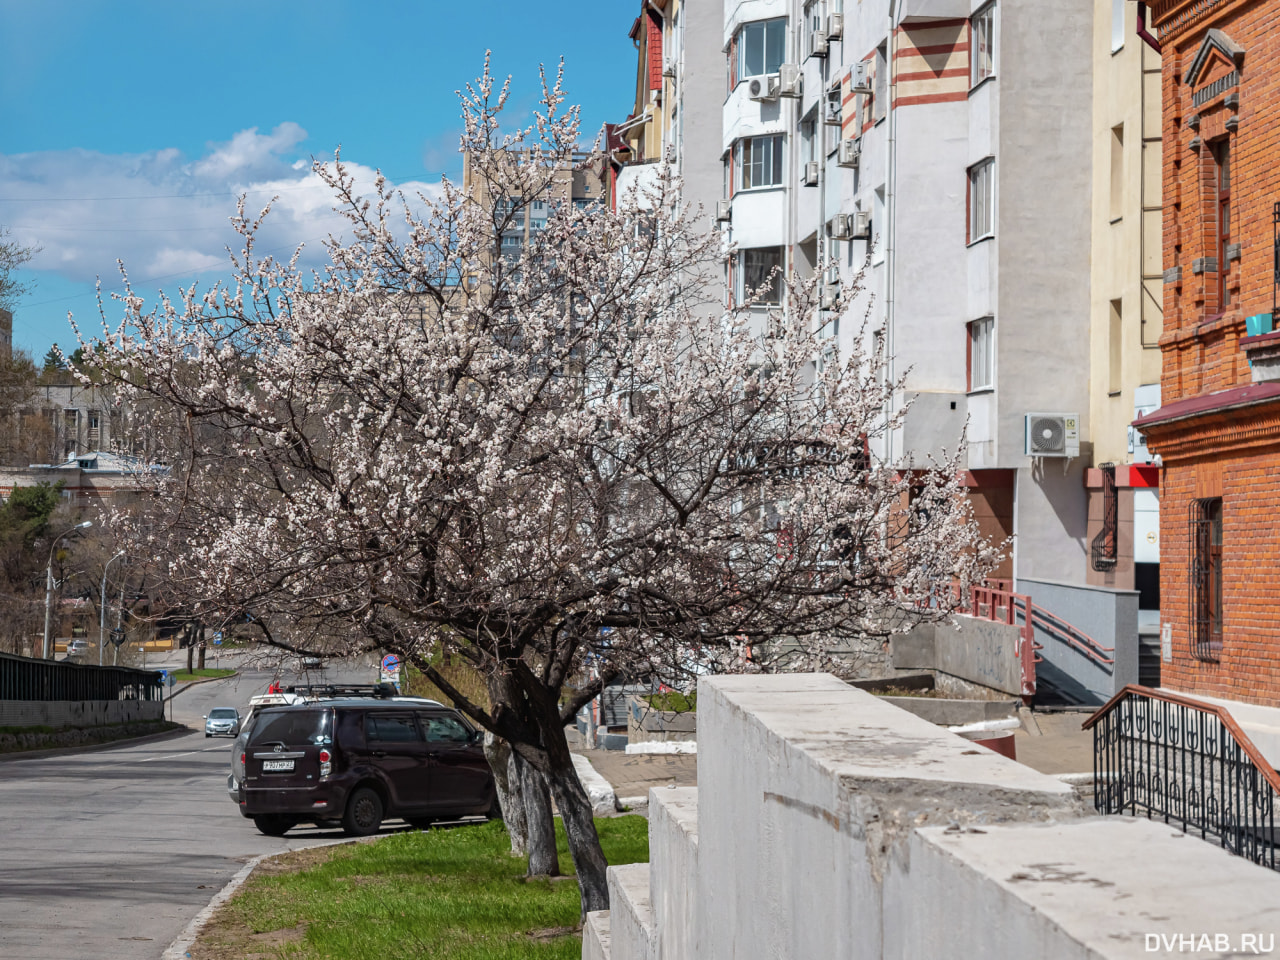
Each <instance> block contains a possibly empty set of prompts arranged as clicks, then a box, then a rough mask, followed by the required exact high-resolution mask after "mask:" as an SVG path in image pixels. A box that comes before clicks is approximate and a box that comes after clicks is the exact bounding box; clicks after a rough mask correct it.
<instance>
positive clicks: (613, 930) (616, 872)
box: [608, 863, 654, 960]
mask: <svg viewBox="0 0 1280 960" xmlns="http://www.w3.org/2000/svg"><path fill="white" fill-rule="evenodd" d="M608 877H609V928H610V930H609V938H610V956H611V957H612V960H654V952H653V910H652V907H651V905H650V899H649V864H647V863H628V864H623V865H622V866H619V867H610V868H609V874H608Z"/></svg>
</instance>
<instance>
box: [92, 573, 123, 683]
mask: <svg viewBox="0 0 1280 960" xmlns="http://www.w3.org/2000/svg"><path fill="white" fill-rule="evenodd" d="M123 556H124V551H123V550H121V551H120V552H119V553H117V554H116V555H115V556H114V557H112V558H111V559H110V560H108V561H107V565H106V566H105V567H103V568H102V593H101V595H100V596H99V598H98V599H99V603H98V666H102V647H103V644H104V643H106V642H107V571H108V570H109V569H111V564H113V563H115V562H116V561H117V560H119V559H120V558H121V557H123ZM111 659H112V662H113V663H114V662H115V657H114V656H113V657H112V658H111Z"/></svg>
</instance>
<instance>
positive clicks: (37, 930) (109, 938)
mask: <svg viewBox="0 0 1280 960" xmlns="http://www.w3.org/2000/svg"><path fill="white" fill-rule="evenodd" d="M227 659H228V658H225V657H224V658H223V665H224V666H226V665H230V666H235V665H236V663H235V661H234V659H232V661H231V662H230V663H228V662H227ZM174 660H175V662H176V658H174ZM184 662H185V658H184ZM157 665H158V664H156V663H154V662H151V663H148V666H157ZM208 665H209V666H213V659H212V657H210V658H209V660H208ZM374 672H375V671H374V669H373V667H372V666H368V665H366V666H363V667H347V668H338V669H330V670H328V671H325V672H324V673H323V674H319V673H318V672H316V671H312V673H313V676H312V679H313V680H319V679H321V678H322V677H323V678H325V679H333V680H335V681H338V680H342V681H347V682H372V679H374V676H373V675H374ZM283 676H284V679H285V681H286V682H287V681H288V680H290V679H292V678H293V677H294V674H293V673H292V672H291V671H286V672H285V673H284V675H283ZM271 678H272V674H271V673H270V672H268V671H264V670H262V669H246V670H245V672H244V673H243V674H242V676H241V677H240V678H238V679H236V680H222V681H217V682H214V683H206V684H200V685H197V686H193V687H191V688H189V689H187V690H185V691H183V692H181V693H179V695H178V696H177V697H175V698H174V700H173V702H172V704H173V710H174V716H175V719H177V720H179V721H180V722H183V723H186V724H187V725H188V726H190V727H192V728H193V731H194V732H192V733H189V734H186V735H183V736H180V737H177V738H174V739H169V740H161V741H153V742H151V743H144V744H136V745H133V746H124V747H116V748H113V749H108V750H99V751H94V752H86V753H76V754H63V755H59V756H55V757H44V758H37V759H28V760H10V761H5V762H0V809H2V810H3V811H4V816H3V820H0V958H4V960H156V958H159V957H160V955H161V954H162V953H163V952H164V950H165V949H166V948H167V947H168V945H169V944H170V943H171V942H172V941H173V940H174V938H176V937H177V936H178V935H179V934H180V933H181V932H182V931H183V929H184V928H185V927H186V925H187V923H188V922H189V921H190V920H191V918H192V917H194V916H195V915H196V913H198V912H199V911H200V910H201V909H202V908H203V907H204V906H205V905H206V904H207V903H208V902H209V900H210V898H211V897H212V896H213V895H214V894H215V893H216V892H217V891H218V890H219V889H221V888H222V886H223V885H224V884H225V883H226V882H227V881H228V880H230V879H231V877H232V876H233V875H234V874H235V873H236V871H238V870H239V869H240V868H241V866H243V864H244V863H245V862H246V861H247V860H249V859H250V858H252V857H255V856H257V855H258V854H263V853H277V852H281V851H284V850H292V849H297V848H299V847H306V846H312V845H315V844H316V843H323V842H328V841H331V840H335V839H340V838H341V833H340V832H339V831H334V830H326V831H321V830H316V829H314V828H298V829H296V830H293V831H290V833H289V834H288V835H287V836H285V837H283V838H274V839H273V838H270V837H264V836H262V835H260V834H259V833H258V832H257V830H256V829H254V826H253V824H252V823H251V822H250V821H248V820H245V819H244V818H243V817H241V816H240V813H239V811H238V810H237V808H236V806H235V804H234V803H232V802H231V800H230V799H229V798H228V797H227V791H226V778H227V772H228V760H229V757H230V741H228V740H226V739H206V738H205V736H204V725H203V721H202V720H201V715H202V714H205V713H207V712H208V710H209V708H210V707H213V706H235V707H238V708H239V709H240V710H241V712H242V713H243V712H244V708H245V706H246V705H247V703H248V700H249V697H250V696H252V695H254V694H257V693H261V692H263V691H264V690H265V689H266V687H267V685H268V684H269V683H270V681H271ZM397 826H398V823H397ZM384 829H386V828H384Z"/></svg>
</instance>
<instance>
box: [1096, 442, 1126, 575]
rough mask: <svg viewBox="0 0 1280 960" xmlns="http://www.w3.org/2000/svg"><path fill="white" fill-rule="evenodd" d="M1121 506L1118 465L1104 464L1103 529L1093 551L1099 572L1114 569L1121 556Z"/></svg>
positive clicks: (1097, 537) (1099, 532)
mask: <svg viewBox="0 0 1280 960" xmlns="http://www.w3.org/2000/svg"><path fill="white" fill-rule="evenodd" d="M1119 530H1120V508H1119V496H1118V494H1117V492H1116V465H1115V464H1114V463H1104V464H1103V465H1102V529H1101V530H1099V531H1098V535H1097V536H1096V537H1094V538H1093V543H1092V544H1091V553H1092V560H1093V569H1094V570H1097V571H1099V572H1104V571H1107V570H1114V569H1115V567H1116V562H1117V560H1118V558H1119V550H1118V547H1119Z"/></svg>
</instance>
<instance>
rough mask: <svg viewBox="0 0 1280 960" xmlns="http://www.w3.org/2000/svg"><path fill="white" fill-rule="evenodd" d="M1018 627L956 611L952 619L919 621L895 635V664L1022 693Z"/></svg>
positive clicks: (994, 688)
mask: <svg viewBox="0 0 1280 960" xmlns="http://www.w3.org/2000/svg"><path fill="white" fill-rule="evenodd" d="M1018 637H1019V629H1018V628H1017V627H1013V626H1009V625H1008V624H1004V623H993V622H991V621H990V620H979V619H978V618H976V617H968V616H964V615H957V616H956V618H955V625H954V626H952V625H951V624H946V623H942V624H932V623H927V624H921V625H919V626H917V627H915V628H913V629H912V630H911V632H909V633H906V634H903V635H901V636H897V637H894V638H893V640H892V642H891V647H890V650H891V657H892V663H893V667H894V669H896V670H941V671H942V672H943V673H947V674H950V675H951V676H953V677H959V678H960V679H961V680H968V681H969V682H970V683H977V684H980V685H982V686H984V687H990V688H991V689H993V690H999V691H1000V692H1002V693H1007V694H1010V695H1011V696H1015V697H1016V696H1021V694H1022V664H1021V661H1020V660H1019V659H1018Z"/></svg>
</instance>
